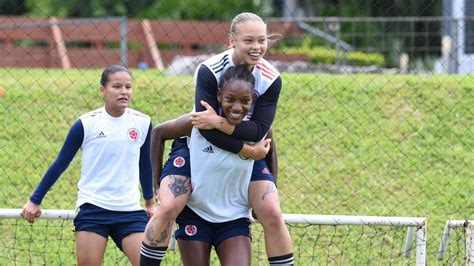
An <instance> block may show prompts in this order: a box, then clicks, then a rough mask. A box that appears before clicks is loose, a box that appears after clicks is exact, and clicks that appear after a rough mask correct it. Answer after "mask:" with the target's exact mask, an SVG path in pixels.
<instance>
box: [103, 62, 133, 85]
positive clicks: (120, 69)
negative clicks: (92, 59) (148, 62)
mask: <svg viewBox="0 0 474 266" xmlns="http://www.w3.org/2000/svg"><path fill="white" fill-rule="evenodd" d="M117 72H127V73H128V74H129V75H130V77H131V76H132V73H131V72H130V70H129V69H128V68H127V67H125V66H122V65H110V66H108V67H107V68H105V69H104V71H103V72H102V76H101V77H100V85H102V86H104V87H105V85H107V82H109V76H110V75H112V74H115V73H117Z"/></svg>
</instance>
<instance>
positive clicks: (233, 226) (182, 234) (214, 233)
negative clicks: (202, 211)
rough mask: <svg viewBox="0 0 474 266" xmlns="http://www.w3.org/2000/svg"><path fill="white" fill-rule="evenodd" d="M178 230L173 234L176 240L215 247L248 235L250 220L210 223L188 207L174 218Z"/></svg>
mask: <svg viewBox="0 0 474 266" xmlns="http://www.w3.org/2000/svg"><path fill="white" fill-rule="evenodd" d="M176 223H177V224H178V229H177V230H176V232H175V237H176V239H182V240H195V241H201V242H204V243H208V244H211V245H213V246H214V248H216V249H217V247H218V246H219V245H220V244H221V243H222V242H223V241H224V240H226V239H229V238H231V237H235V236H246V237H249V238H250V239H251V238H252V236H251V234H250V220H249V219H247V218H240V219H236V220H232V221H228V222H224V223H211V222H208V221H206V220H204V219H202V218H201V217H200V216H199V215H197V214H196V213H195V212H194V211H193V210H191V209H190V208H189V207H188V206H186V207H184V209H183V211H182V212H181V213H180V214H179V215H178V217H177V218H176Z"/></svg>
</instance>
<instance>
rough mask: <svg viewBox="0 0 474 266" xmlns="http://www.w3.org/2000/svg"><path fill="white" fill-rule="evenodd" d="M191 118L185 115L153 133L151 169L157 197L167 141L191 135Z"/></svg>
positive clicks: (159, 126)
mask: <svg viewBox="0 0 474 266" xmlns="http://www.w3.org/2000/svg"><path fill="white" fill-rule="evenodd" d="M191 130H192V125H191V116H190V114H184V115H182V116H180V117H178V118H176V119H173V120H168V121H166V122H164V123H161V124H159V125H158V126H156V127H155V128H154V129H153V131H152V133H151V151H150V152H151V167H152V171H153V184H154V188H155V195H157V194H158V189H159V188H160V176H161V172H162V170H163V155H164V151H165V141H166V140H171V139H175V138H179V137H184V136H189V135H190V134H191Z"/></svg>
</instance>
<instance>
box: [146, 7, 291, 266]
mask: <svg viewBox="0 0 474 266" xmlns="http://www.w3.org/2000/svg"><path fill="white" fill-rule="evenodd" d="M229 37H230V38H229V40H230V45H231V47H232V48H231V49H229V50H227V51H225V52H223V53H221V54H218V55H215V56H213V57H211V58H210V59H208V60H206V61H205V62H204V63H202V64H201V65H200V66H199V68H198V70H197V71H196V74H195V82H196V97H195V108H196V113H195V115H194V116H193V123H194V126H195V127H198V128H200V129H201V130H200V133H201V134H202V136H203V137H204V138H205V139H206V140H207V141H209V142H210V143H211V145H212V147H218V148H221V149H223V150H226V151H229V152H231V153H234V154H239V155H241V157H242V158H252V159H260V158H263V157H264V156H261V154H257V153H256V151H255V150H254V149H252V147H251V146H250V148H249V147H248V146H246V145H244V141H253V142H257V141H260V140H261V139H263V137H264V136H265V134H266V133H267V131H268V130H269V128H270V126H271V124H272V122H273V119H274V117H275V114H276V108H277V102H278V97H279V94H280V90H281V84H282V82H281V78H280V75H279V73H278V71H277V70H276V69H275V68H274V67H273V66H272V65H271V64H270V63H269V62H267V61H266V60H265V59H264V58H263V56H264V54H265V52H266V49H267V47H268V43H267V39H268V38H267V28H266V24H265V23H264V22H263V21H262V19H261V18H260V17H259V16H257V15H255V14H252V13H241V14H239V15H237V16H236V17H235V18H234V19H233V21H232V23H231V26H230V36H229ZM239 64H248V65H250V68H251V70H252V73H253V75H254V77H255V80H256V85H255V89H256V91H257V94H256V96H257V99H256V104H255V108H254V109H253V110H251V111H250V113H249V115H248V118H249V120H248V121H244V122H242V123H240V124H238V125H231V124H229V123H227V122H226V121H225V120H221V121H220V122H219V123H215V121H211V118H210V117H209V115H211V113H209V112H208V111H206V110H207V109H206V107H203V105H202V104H203V103H202V101H204V102H207V103H209V105H210V107H212V109H214V110H217V99H216V91H217V88H218V85H219V84H218V81H219V77H220V76H221V75H222V73H224V71H225V70H226V69H227V68H228V67H230V66H234V65H239ZM203 111H204V112H203ZM155 178H156V177H155ZM190 182H191V180H190V178H189V177H187V176H182V175H176V174H170V175H168V176H165V177H164V178H163V179H162V181H161V183H160V187H162V188H165V189H161V190H160V200H161V204H160V206H158V207H157V209H156V212H155V217H154V218H153V219H152V220H151V221H150V223H149V225H148V226H147V230H148V228H150V234H147V238H146V239H145V240H144V243H145V244H148V245H149V244H153V245H154V246H155V247H160V248H162V250H165V249H166V246H167V244H168V239H169V236H170V235H169V232H170V230H167V228H169V225H170V223H171V222H172V221H173V220H174V219H175V218H176V216H177V215H178V213H179V212H180V211H181V210H182V208H183V206H184V204H185V203H186V201H187V199H188V198H189V195H190V193H191V185H190ZM177 187H179V189H176V188H177ZM249 202H250V205H251V207H252V208H253V209H254V210H255V213H256V215H257V217H258V219H259V221H260V222H261V223H262V225H263V228H264V232H265V247H266V252H267V256H268V260H269V262H270V264H273V265H277V264H292V263H293V253H292V245H291V238H290V234H289V232H288V229H287V228H286V225H285V223H284V220H283V217H282V214H281V209H280V204H279V199H278V192H277V189H276V186H275V184H274V182H273V181H272V180H265V179H263V180H252V182H250V185H249ZM167 232H168V233H167Z"/></svg>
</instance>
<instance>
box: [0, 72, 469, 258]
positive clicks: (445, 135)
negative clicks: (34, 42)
mask: <svg viewBox="0 0 474 266" xmlns="http://www.w3.org/2000/svg"><path fill="white" fill-rule="evenodd" d="M99 75H100V70H69V71H66V72H63V71H61V70H43V69H0V86H2V87H3V88H4V90H5V95H4V96H3V97H2V98H0V111H1V115H0V119H1V122H2V123H1V125H2V128H1V133H0V145H1V147H2V152H1V153H0V176H1V179H0V185H1V187H2V189H1V194H0V208H21V207H22V206H23V204H24V203H25V202H26V200H27V199H28V197H29V195H30V194H31V193H32V191H33V190H34V188H35V187H36V185H37V184H38V182H39V180H40V179H41V177H42V174H43V173H44V172H45V171H46V169H47V167H48V166H49V165H50V164H51V163H52V162H53V161H54V159H55V157H56V155H57V153H58V151H59V149H60V148H61V145H62V143H63V140H64V137H65V136H66V134H67V131H68V129H69V127H70V126H71V125H72V124H73V123H74V121H75V119H77V117H79V116H80V115H81V114H83V113H85V112H87V111H89V110H91V109H95V108H98V107H100V106H101V105H102V100H101V99H100V95H99V91H98V89H99V85H98V79H99ZM134 78H135V83H134V84H135V85H134V99H133V102H132V106H131V107H132V108H135V109H138V110H140V111H142V112H144V113H147V114H149V115H150V116H151V117H152V121H153V123H154V124H155V125H156V124H157V123H160V122H163V121H166V120H167V119H170V118H174V117H177V116H178V115H180V114H182V113H184V112H188V111H190V110H191V109H192V104H193V97H194V89H193V83H192V77H180V78H176V77H165V76H163V75H162V74H161V73H158V72H156V71H153V70H147V71H138V70H136V71H134ZM283 81H284V85H283V89H282V92H281V95H280V100H279V107H278V112H277V117H276V119H275V122H274V124H273V128H274V132H275V133H274V136H275V139H276V141H277V145H278V153H279V163H280V164H279V173H280V174H279V181H278V187H279V191H280V200H281V205H282V209H283V212H284V213H304V214H337V215H374V216H420V217H427V218H428V260H429V261H431V262H436V251H437V248H438V246H439V240H440V236H441V232H442V229H443V226H444V222H445V221H446V220H448V219H474V212H473V210H474V196H473V193H474V189H473V187H474V176H473V173H474V163H473V157H474V156H473V142H474V138H473V137H472V136H473V134H474V126H473V110H472V106H474V96H473V89H474V76H436V75H433V76H422V75H417V76H414V75H326V74H284V75H283ZM78 155H79V154H78ZM79 166H80V156H76V158H75V160H74V161H73V162H72V163H71V165H70V166H69V168H68V170H67V171H66V172H65V173H64V174H63V176H62V177H61V178H60V179H59V180H58V182H57V183H56V184H55V186H54V187H53V188H52V190H51V191H50V192H49V193H48V194H47V196H46V198H45V200H44V201H43V206H42V207H43V208H45V209H56V208H61V209H73V208H74V204H75V199H76V192H77V187H76V185H77V180H78V176H79V169H80V167H79ZM0 221H1V220H0ZM2 223H3V224H5V225H2V226H1V227H2V229H1V231H0V234H2V235H3V238H4V239H5V240H4V242H7V239H10V237H11V234H12V232H11V230H18V229H14V228H17V227H20V228H22V229H21V230H20V231H25V232H30V231H31V230H34V229H35V226H36V225H34V226H30V225H27V224H26V223H24V222H23V221H16V222H15V223H16V224H15V225H14V226H10V225H8V223H7V222H6V221H3V222H2ZM10 223H11V222H10ZM5 227H6V228H5ZM38 227H39V225H38ZM38 227H36V228H38ZM9 228H13V229H11V230H7V229H9ZM36 230H38V229H36ZM42 230H44V228H43V229H42ZM290 230H292V233H293V242H294V246H295V249H297V250H298V252H300V254H303V255H301V256H302V258H300V260H299V261H297V262H299V263H298V264H300V265H301V264H305V263H315V264H320V263H326V262H328V263H329V264H341V263H349V264H358V263H357V262H355V261H354V256H355V257H357V256H358V255H357V254H358V253H354V252H353V250H355V249H356V247H358V249H359V250H364V252H362V254H363V255H359V259H361V261H364V263H363V264H367V263H366V262H368V261H370V262H371V263H374V264H385V263H383V262H381V261H380V258H379V259H375V260H373V258H372V257H370V256H372V255H374V254H372V255H371V254H367V252H366V248H365V247H364V246H366V245H370V244H363V243H365V242H363V241H362V240H361V242H359V243H355V244H354V245H352V246H349V247H347V246H345V247H346V249H345V251H344V252H349V254H345V256H346V257H344V256H342V257H344V259H340V257H341V254H340V253H341V251H339V250H332V248H334V246H332V245H331V244H328V245H326V246H324V245H323V246H319V244H317V243H316V242H315V241H316V239H318V241H320V242H321V243H324V240H323V239H322V237H323V236H325V237H326V238H331V236H332V237H334V236H339V233H337V234H334V233H333V232H332V231H331V230H333V231H334V230H335V229H334V228H332V227H329V229H328V228H322V227H321V228H319V227H316V228H303V229H301V228H299V227H298V226H292V227H290ZM300 230H302V232H300ZM39 231H40V232H41V230H39ZM69 231H70V230H69ZM40 232H37V231H35V233H34V234H33V233H30V236H29V237H28V236H22V237H19V238H20V239H23V237H25V238H26V239H30V241H33V242H34V239H35V236H36V234H40ZM256 232H257V233H256V235H258V226H257V230H256ZM338 232H339V231H338ZM68 234H69V236H68V237H69V238H72V233H70V232H69V233H68ZM19 235H21V234H19ZM300 235H301V236H303V235H304V236H305V238H303V240H302V239H300V237H299V236H300ZM326 235H327V236H326ZM342 235H343V236H342V240H341V241H342V242H344V241H345V240H344V239H345V237H344V236H347V235H351V234H350V233H345V232H344V231H342ZM397 235H399V234H398V233H397ZM400 235H401V236H399V237H398V238H401V241H402V242H403V237H404V233H402V234H400ZM354 237H356V238H357V235H356V236H354ZM32 239H33V240H32ZM397 241H398V242H399V241H400V240H397ZM397 241H395V240H391V239H386V237H383V243H385V244H386V243H397V244H394V245H395V246H398V245H399V244H398V242H397ZM26 242H28V241H26ZM71 242H72V241H71ZM348 242H350V241H346V242H344V243H348ZM254 243H255V245H259V247H260V250H263V249H262V241H261V240H260V241H258V240H255V241H254ZM318 243H319V242H318ZM10 244H11V243H10ZM2 245H5V246H8V245H9V244H8V243H2ZM15 245H16V246H17V247H20V246H22V245H26V244H21V243H20V241H18V240H17V241H16V242H15ZM39 245H41V244H39ZM110 246H112V245H110ZM340 246H342V244H341V245H340ZM389 246H390V245H389ZM374 249H376V250H379V249H378V248H374ZM380 250H381V249H380ZM387 252H388V253H390V254H385V253H387ZM387 252H385V251H384V252H382V253H384V254H382V255H383V256H387V255H388V256H394V257H396V255H393V254H391V253H397V252H399V251H398V249H394V250H391V251H387ZM306 253H308V254H310V255H311V254H312V255H314V256H316V261H313V262H311V261H310V259H308V258H306V257H305V255H304V254H306ZM334 253H335V254H334ZM351 254H352V255H351ZM354 254H355V255H354ZM336 255H337V256H336ZM378 255H379V256H382V255H380V254H378ZM11 256H12V255H11V254H9V253H8V251H0V264H3V263H4V261H3V258H5V257H9V258H11ZM42 256H43V257H44V256H45V255H42ZM52 256H53V257H54V255H52ZM65 256H66V257H68V255H65ZM69 256H70V254H69ZM117 256H119V257H120V255H117ZM259 256H260V257H262V256H263V258H264V257H265V256H264V255H262V254H259ZM338 256H339V259H338ZM374 256H376V257H375V258H377V254H375V255H374ZM412 256H414V255H413V254H412ZM459 256H462V254H461V255H459ZM56 259H58V258H57V257H56ZM115 260H116V259H110V260H109V261H112V262H111V263H113V262H114V261H115ZM412 260H413V258H412ZM262 261H263V260H262ZM460 261H461V262H462V258H461V259H460ZM5 262H6V261H5ZM377 262H379V263H377ZM411 262H412V261H409V262H406V261H403V260H397V261H394V262H392V263H393V264H406V263H409V264H410V263H411ZM56 263H59V262H56ZM261 263H263V262H261ZM371 263H370V264H371ZM20 264H21V263H20Z"/></svg>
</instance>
